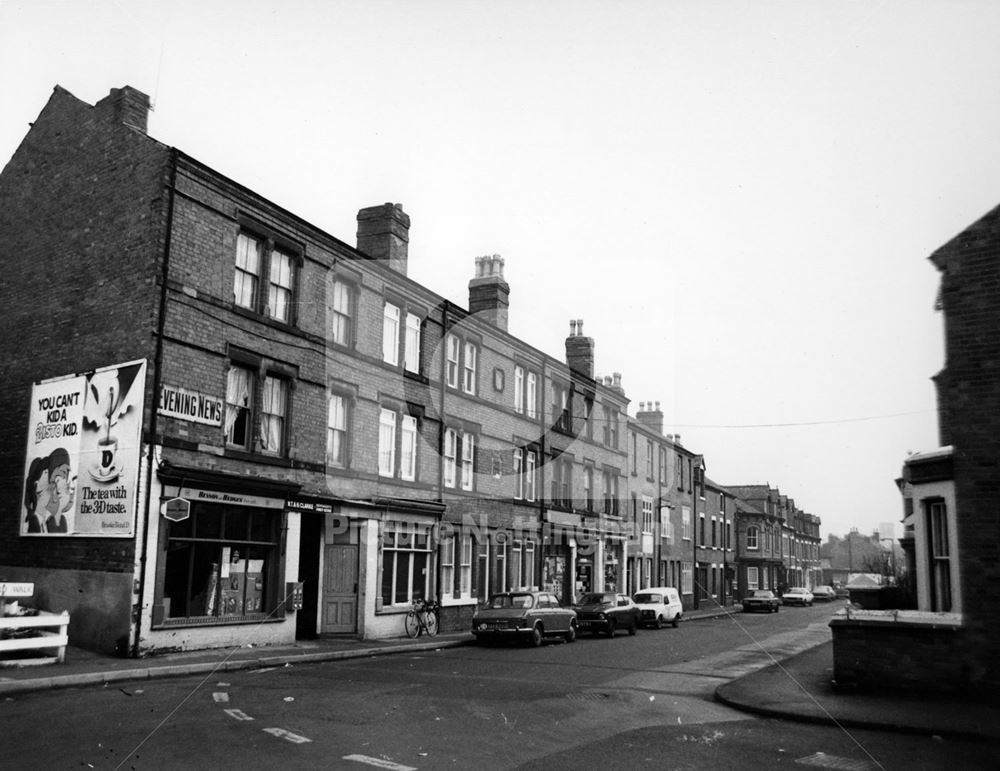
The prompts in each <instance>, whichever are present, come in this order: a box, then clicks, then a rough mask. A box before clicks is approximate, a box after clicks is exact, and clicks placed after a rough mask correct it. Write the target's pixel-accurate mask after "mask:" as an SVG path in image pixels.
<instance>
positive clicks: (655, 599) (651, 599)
mask: <svg viewBox="0 0 1000 771" xmlns="http://www.w3.org/2000/svg"><path fill="white" fill-rule="evenodd" d="M635 601H636V602H637V603H639V604H640V605H652V604H654V603H659V602H663V595H662V594H637V595H636V596H635Z"/></svg>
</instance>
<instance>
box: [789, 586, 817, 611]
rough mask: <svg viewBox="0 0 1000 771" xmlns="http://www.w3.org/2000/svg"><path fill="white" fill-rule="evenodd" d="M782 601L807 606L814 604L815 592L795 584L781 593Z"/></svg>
mask: <svg viewBox="0 0 1000 771" xmlns="http://www.w3.org/2000/svg"><path fill="white" fill-rule="evenodd" d="M781 602H782V603H784V604H785V605H801V606H803V607H806V606H809V605H812V604H813V594H812V592H810V591H809V590H808V589H806V588H805V587H804V586H793V587H791V588H790V589H788V590H787V591H785V593H784V594H783V595H781Z"/></svg>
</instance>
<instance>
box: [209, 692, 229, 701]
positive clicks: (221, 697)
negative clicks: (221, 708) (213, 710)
mask: <svg viewBox="0 0 1000 771" xmlns="http://www.w3.org/2000/svg"><path fill="white" fill-rule="evenodd" d="M212 698H213V699H215V703H216V704H224V703H225V702H228V701H229V694H228V693H226V692H225V691H216V692H215V693H213V694H212Z"/></svg>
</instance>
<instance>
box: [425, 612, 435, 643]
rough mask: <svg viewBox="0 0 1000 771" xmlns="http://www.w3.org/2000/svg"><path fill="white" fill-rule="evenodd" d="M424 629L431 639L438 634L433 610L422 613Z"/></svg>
mask: <svg viewBox="0 0 1000 771" xmlns="http://www.w3.org/2000/svg"><path fill="white" fill-rule="evenodd" d="M424 629H426V630H427V634H428V635H430V636H431V637H433V636H434V635H436V634H437V633H438V617H437V613H435V612H434V611H433V610H425V611H424Z"/></svg>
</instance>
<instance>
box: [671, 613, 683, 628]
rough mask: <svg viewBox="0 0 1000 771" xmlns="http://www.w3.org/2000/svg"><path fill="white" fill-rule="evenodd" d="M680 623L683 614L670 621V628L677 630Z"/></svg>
mask: <svg viewBox="0 0 1000 771" xmlns="http://www.w3.org/2000/svg"><path fill="white" fill-rule="evenodd" d="M680 623H681V614H680V613H678V614H677V615H676V616H674V617H673V618H672V619H671V620H670V626H672V627H673V628H674V629H676V628H677V626H678V624H680Z"/></svg>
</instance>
